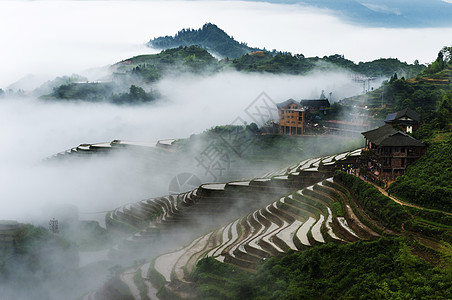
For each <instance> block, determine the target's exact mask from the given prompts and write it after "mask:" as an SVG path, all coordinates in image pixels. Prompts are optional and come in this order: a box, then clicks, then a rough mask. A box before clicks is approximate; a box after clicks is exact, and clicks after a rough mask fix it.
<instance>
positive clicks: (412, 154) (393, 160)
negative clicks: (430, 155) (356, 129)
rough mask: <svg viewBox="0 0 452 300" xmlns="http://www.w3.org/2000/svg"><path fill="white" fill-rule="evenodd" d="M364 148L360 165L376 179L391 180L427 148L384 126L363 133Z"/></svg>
mask: <svg viewBox="0 0 452 300" xmlns="http://www.w3.org/2000/svg"><path fill="white" fill-rule="evenodd" d="M362 135H364V137H365V139H366V146H365V148H364V150H363V151H362V156H361V158H362V165H363V166H365V167H366V168H367V170H368V171H370V174H371V176H374V177H375V178H377V179H380V180H383V179H387V180H393V179H395V178H396V177H397V176H399V175H402V174H404V173H405V169H406V168H407V167H408V166H409V165H410V164H412V163H413V162H414V161H416V160H417V159H418V158H420V157H421V156H422V155H423V154H424V153H425V151H426V150H427V146H426V145H425V144H424V143H421V142H420V141H418V140H416V139H415V138H413V137H411V136H410V135H408V134H406V133H405V132H402V131H400V130H397V129H395V128H393V127H392V126H390V125H384V126H382V127H379V128H377V129H373V130H369V131H366V132H363V133H362Z"/></svg>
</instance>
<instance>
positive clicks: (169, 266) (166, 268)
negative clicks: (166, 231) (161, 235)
mask: <svg viewBox="0 0 452 300" xmlns="http://www.w3.org/2000/svg"><path fill="white" fill-rule="evenodd" d="M201 238H202V236H200V237H199V238H197V239H196V240H194V241H193V242H191V244H190V245H188V246H187V247H185V248H182V249H180V250H178V251H175V252H171V253H168V254H163V255H161V256H159V257H158V258H157V259H156V260H155V264H154V268H155V269H156V270H157V272H159V273H160V274H162V275H163V277H165V279H166V281H168V282H170V281H171V272H172V270H173V266H174V265H175V264H176V262H177V260H178V259H179V257H180V256H181V255H182V254H184V253H185V252H186V251H187V250H188V249H190V248H191V247H193V245H194V244H196V243H197V242H198V240H200V239H201Z"/></svg>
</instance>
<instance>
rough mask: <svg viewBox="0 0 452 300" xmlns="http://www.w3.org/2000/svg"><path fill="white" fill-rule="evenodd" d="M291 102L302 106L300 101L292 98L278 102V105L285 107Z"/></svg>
mask: <svg viewBox="0 0 452 300" xmlns="http://www.w3.org/2000/svg"><path fill="white" fill-rule="evenodd" d="M290 104H296V105H297V106H301V105H300V103H298V102H297V101H295V100H294V99H292V98H290V99H289V100H286V101H284V102H281V103H277V104H276V107H278V108H284V107H286V106H288V105H290Z"/></svg>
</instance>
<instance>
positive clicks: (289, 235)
mask: <svg viewBox="0 0 452 300" xmlns="http://www.w3.org/2000/svg"><path fill="white" fill-rule="evenodd" d="M302 224H303V222H300V221H299V220H295V221H294V222H293V223H292V224H290V225H289V226H288V227H286V228H284V229H283V230H281V231H280V232H278V234H277V235H276V236H277V237H278V238H280V239H281V240H283V241H284V242H285V243H286V244H287V246H289V248H290V249H292V250H298V249H297V247H296V246H295V243H294V242H293V237H294V235H295V232H296V231H297V229H298V228H299V227H300V226H301V225H302Z"/></svg>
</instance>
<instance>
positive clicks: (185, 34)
mask: <svg viewBox="0 0 452 300" xmlns="http://www.w3.org/2000/svg"><path fill="white" fill-rule="evenodd" d="M147 45H148V47H152V48H156V49H169V48H177V47H180V46H183V47H185V46H195V45H196V46H200V47H202V48H204V49H206V50H208V51H210V52H212V53H215V54H218V55H220V56H221V57H229V58H238V57H240V56H243V55H245V54H247V53H251V52H253V51H258V50H260V49H258V48H252V47H248V45H247V44H246V43H239V42H238V41H236V40H235V39H234V38H233V37H231V36H229V35H228V34H227V33H226V32H224V31H223V30H222V29H220V28H219V27H218V26H217V25H215V24H212V23H207V24H204V26H202V28H199V29H190V28H188V29H182V30H180V31H179V32H177V33H176V34H175V35H174V36H164V37H157V38H154V39H152V40H150V41H149V42H148V43H147Z"/></svg>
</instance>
